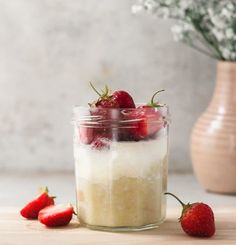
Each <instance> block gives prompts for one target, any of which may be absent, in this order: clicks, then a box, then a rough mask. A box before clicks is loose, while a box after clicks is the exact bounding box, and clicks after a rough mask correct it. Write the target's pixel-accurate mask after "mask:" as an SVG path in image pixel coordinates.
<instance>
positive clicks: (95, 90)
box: [89, 82, 103, 97]
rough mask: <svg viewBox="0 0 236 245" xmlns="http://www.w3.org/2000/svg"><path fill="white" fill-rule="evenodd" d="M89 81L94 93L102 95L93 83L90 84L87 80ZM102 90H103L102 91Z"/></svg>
mask: <svg viewBox="0 0 236 245" xmlns="http://www.w3.org/2000/svg"><path fill="white" fill-rule="evenodd" d="M89 83H90V86H91V87H92V89H93V90H94V91H95V93H96V94H98V95H99V97H102V94H100V93H99V92H98V91H97V89H96V88H95V87H94V85H93V84H92V82H89ZM102 92H103V91H102Z"/></svg>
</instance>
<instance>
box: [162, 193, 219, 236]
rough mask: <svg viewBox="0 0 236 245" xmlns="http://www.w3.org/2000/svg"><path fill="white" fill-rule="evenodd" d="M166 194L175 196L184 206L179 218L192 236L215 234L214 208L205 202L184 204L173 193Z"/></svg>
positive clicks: (185, 229) (183, 227)
mask: <svg viewBox="0 0 236 245" xmlns="http://www.w3.org/2000/svg"><path fill="white" fill-rule="evenodd" d="M165 194H167V195H171V196H173V197H175V198H176V199H177V200H178V201H179V202H180V204H181V205H182V207H183V210H182V215H181V217H180V218H179V221H180V223H181V226H182V229H183V230H184V231H185V232H186V233H187V234H188V235H190V236H197V237H211V236H213V235H214V234H215V221H214V214H213V211H212V209H211V208H210V207H209V206H208V205H207V204H205V203H200V202H195V203H188V204H184V203H183V202H182V201H181V200H180V199H179V198H178V197H176V196H175V195H173V194H172V193H169V192H166V193H165Z"/></svg>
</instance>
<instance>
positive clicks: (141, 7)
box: [131, 4, 143, 14]
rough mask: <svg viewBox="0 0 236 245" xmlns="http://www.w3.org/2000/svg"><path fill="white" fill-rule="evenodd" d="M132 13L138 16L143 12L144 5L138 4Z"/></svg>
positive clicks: (132, 9)
mask: <svg viewBox="0 0 236 245" xmlns="http://www.w3.org/2000/svg"><path fill="white" fill-rule="evenodd" d="M131 11H132V13H133V14H137V13H139V12H141V11H143V6H142V5H138V4H136V5H133V6H132V8H131Z"/></svg>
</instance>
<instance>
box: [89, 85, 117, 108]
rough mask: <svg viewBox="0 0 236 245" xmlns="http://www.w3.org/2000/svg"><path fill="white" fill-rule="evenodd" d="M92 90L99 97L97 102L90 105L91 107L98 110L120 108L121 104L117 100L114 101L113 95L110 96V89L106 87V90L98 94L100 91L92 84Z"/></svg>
mask: <svg viewBox="0 0 236 245" xmlns="http://www.w3.org/2000/svg"><path fill="white" fill-rule="evenodd" d="M90 85H91V87H92V89H93V90H94V91H95V93H97V94H98V95H99V98H98V100H97V101H95V102H93V103H92V104H90V106H91V107H96V108H119V104H118V102H117V101H116V100H113V97H112V95H109V89H108V87H107V86H105V90H104V91H103V90H102V93H100V92H98V90H97V89H96V88H95V87H94V86H93V84H92V83H91V82H90Z"/></svg>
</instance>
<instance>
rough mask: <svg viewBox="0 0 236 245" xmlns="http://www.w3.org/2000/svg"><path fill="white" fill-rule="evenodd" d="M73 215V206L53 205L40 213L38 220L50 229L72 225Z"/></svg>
mask: <svg viewBox="0 0 236 245" xmlns="http://www.w3.org/2000/svg"><path fill="white" fill-rule="evenodd" d="M73 213H74V209H73V207H72V206H69V207H65V206H64V205H52V206H48V207H46V208H44V209H42V210H41V211H40V212H39V215H38V220H39V221H40V222H41V223H42V224H44V225H46V226H48V227H57V226H64V225H68V224H69V223H70V221H71V219H72V215H73Z"/></svg>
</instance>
